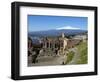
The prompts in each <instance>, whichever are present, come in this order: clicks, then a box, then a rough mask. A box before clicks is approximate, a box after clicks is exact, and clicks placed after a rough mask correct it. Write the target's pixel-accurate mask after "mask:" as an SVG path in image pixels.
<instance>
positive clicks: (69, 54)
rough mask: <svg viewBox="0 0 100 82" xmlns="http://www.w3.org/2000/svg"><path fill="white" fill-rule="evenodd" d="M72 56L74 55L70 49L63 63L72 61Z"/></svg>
mask: <svg viewBox="0 0 100 82" xmlns="http://www.w3.org/2000/svg"><path fill="white" fill-rule="evenodd" d="M73 57H74V52H73V51H70V52H69V53H68V54H67V60H66V62H65V64H68V63H69V62H70V61H72V59H73Z"/></svg>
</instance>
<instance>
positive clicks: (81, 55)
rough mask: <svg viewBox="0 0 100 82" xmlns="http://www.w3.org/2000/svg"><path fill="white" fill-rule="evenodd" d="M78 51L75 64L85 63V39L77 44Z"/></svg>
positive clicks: (86, 54)
mask: <svg viewBox="0 0 100 82" xmlns="http://www.w3.org/2000/svg"><path fill="white" fill-rule="evenodd" d="M77 49H78V52H79V59H78V60H77V62H76V63H77V64H86V63H88V52H87V51H88V48H87V41H86V42H83V41H82V42H81V43H80V44H79V45H78V46H77Z"/></svg>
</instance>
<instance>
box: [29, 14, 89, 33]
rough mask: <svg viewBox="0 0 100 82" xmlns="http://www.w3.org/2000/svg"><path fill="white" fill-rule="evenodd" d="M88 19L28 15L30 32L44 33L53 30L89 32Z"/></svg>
mask: <svg viewBox="0 0 100 82" xmlns="http://www.w3.org/2000/svg"><path fill="white" fill-rule="evenodd" d="M87 26H88V18H87V17H69V16H46V15H28V31H29V32H32V31H43V30H52V29H57V30H60V29H74V30H76V29H80V30H87Z"/></svg>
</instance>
